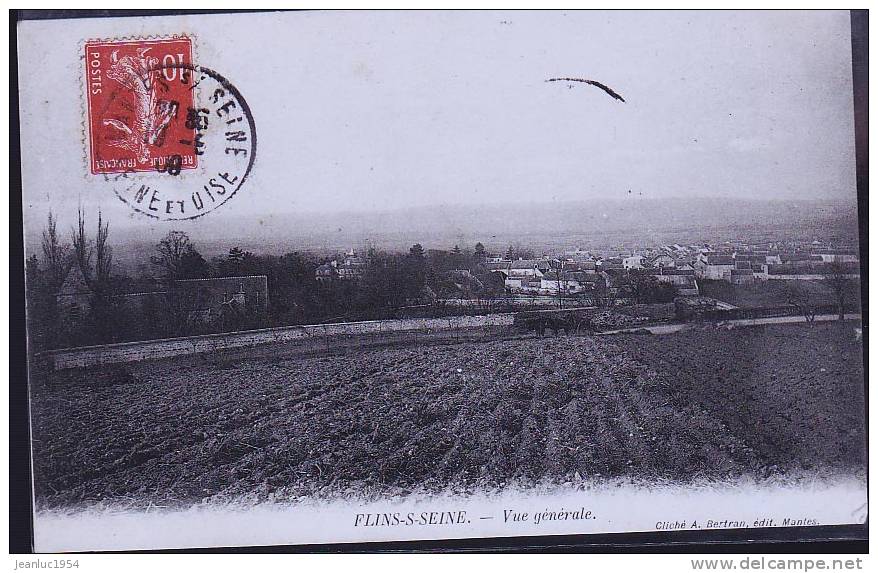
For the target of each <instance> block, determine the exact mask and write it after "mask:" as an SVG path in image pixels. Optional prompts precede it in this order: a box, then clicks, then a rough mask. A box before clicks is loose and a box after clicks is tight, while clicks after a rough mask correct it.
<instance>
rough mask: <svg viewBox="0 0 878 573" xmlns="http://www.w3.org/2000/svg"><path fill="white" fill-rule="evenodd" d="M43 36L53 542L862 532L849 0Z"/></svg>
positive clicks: (37, 188) (65, 25)
mask: <svg viewBox="0 0 878 573" xmlns="http://www.w3.org/2000/svg"><path fill="white" fill-rule="evenodd" d="M17 34H18V62H19V64H18V66H19V67H18V71H19V75H18V86H19V104H20V125H21V131H20V138H21V162H22V172H21V177H22V196H23V209H24V212H23V221H24V233H25V251H26V252H25V256H26V289H27V292H26V295H27V329H28V348H29V356H28V365H29V380H28V387H29V396H30V416H31V433H32V443H31V451H32V459H33V462H32V472H33V493H34V500H35V502H34V532H35V539H34V542H35V548H36V550H37V551H42V552H49V551H86V550H87V551H91V550H131V549H148V548H180V547H210V546H242V545H272V544H313V543H342V542H367V541H396V540H436V539H463V538H484V537H521V536H546V535H573V534H607V533H620V532H662V533H664V534H668V533H679V532H689V533H692V534H693V535H694V534H698V535H700V537H699V539H702V540H704V539H707V540H710V539H714V538H719V537H720V536H721V534H722V533H723V532H724V531H726V530H730V529H748V530H751V531H752V532H753V535H759V536H762V537H769V538H770V537H771V536H772V535H773V532H775V531H776V532H778V535H780V532H781V531H784V532H786V533H785V535H789V531H788V530H787V528H790V527H795V528H800V529H799V530H798V532H799V533H798V534H799V535H800V536H801V537H804V538H807V537H809V536H810V535H811V534H810V533H809V532H812V531H817V530H818V529H819V528H825V527H826V526H836V525H856V524H863V523H865V522H866V520H867V516H868V508H867V505H866V478H867V467H866V433H865V399H864V395H865V381H864V362H863V324H862V320H861V292H860V284H861V282H860V281H861V276H860V275H861V263H862V262H863V261H861V254H860V249H859V244H860V243H859V236H858V235H859V234H858V207H857V180H856V162H855V139H854V133H855V132H854V129H855V116H854V98H853V93H854V84H853V76H852V56H851V53H852V52H851V17H850V14H849V13H848V12H844V11H838V12H833V11H818V12H791V11H777V12H735V11H726V12H698V11H695V12H686V11H673V12H637V11H625V12H612V11H610V12H579V11H567V12H562V11H530V12H529V11H522V12H495V11H475V12H468V11H419V12H408V11H381V12H370V11H363V12H346V11H340V12H334V11H329V12H322V11H314V12H283V13H275V12H266V13H234V14H190V15H176V16H168V15H163V16H140V17H118V18H97V17H95V18H88V17H86V18H77V19H45V18H41V19H36V20H24V21H22V22H20V23H19V25H18V30H17ZM820 531H825V529H820Z"/></svg>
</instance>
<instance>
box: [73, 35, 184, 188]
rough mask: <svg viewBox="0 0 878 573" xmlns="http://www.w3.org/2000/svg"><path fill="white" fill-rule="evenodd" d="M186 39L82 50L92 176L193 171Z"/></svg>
mask: <svg viewBox="0 0 878 573" xmlns="http://www.w3.org/2000/svg"><path fill="white" fill-rule="evenodd" d="M191 65H192V41H191V40H190V39H189V38H186V37H178V38H172V39H155V40H122V41H106V42H88V43H86V45H85V66H86V70H85V73H86V84H87V85H86V88H87V94H88V95H87V100H88V146H89V162H90V169H91V172H92V173H93V174H96V175H99V174H104V173H122V172H126V173H130V172H143V171H167V170H168V169H177V170H179V169H194V168H196V167H197V166H198V160H197V156H196V153H195V152H194V151H193V145H192V141H193V138H194V137H195V128H196V125H194V124H193V123H192V122H190V121H188V120H187V113H189V110H192V109H194V107H195V106H194V93H193V92H194V90H193V89H192V87H193V83H192V81H191V77H190V76H191V74H190V73H189V68H188V67H187V66H191Z"/></svg>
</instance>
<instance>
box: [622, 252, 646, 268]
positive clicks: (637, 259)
mask: <svg viewBox="0 0 878 573" xmlns="http://www.w3.org/2000/svg"><path fill="white" fill-rule="evenodd" d="M622 267H623V268H625V269H642V268H643V255H631V256H628V257H625V258H623V259H622Z"/></svg>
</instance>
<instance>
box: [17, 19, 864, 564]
mask: <svg viewBox="0 0 878 573" xmlns="http://www.w3.org/2000/svg"><path fill="white" fill-rule="evenodd" d="M204 12H215V11H213V10H184V11H170V10H152V11H150V10H11V11H10V20H9V21H10V31H9V43H10V45H9V58H10V65H9V70H10V81H9V102H10V105H9V115H10V117H9V125H10V130H9V150H10V173H9V189H10V193H9V219H10V224H9V249H10V257H9V260H10V268H9V283H10V288H9V292H10V295H9V297H10V298H9V341H10V349H9V473H10V475H9V551H10V553H32V552H33V549H32V548H33V514H32V502H33V495H32V489H31V471H30V433H29V420H28V411H29V404H28V391H27V340H26V331H25V318H24V309H25V298H24V244H23V228H22V195H21V155H20V153H21V149H20V144H19V133H18V132H19V121H18V60H17V48H18V45H17V44H18V40H17V34H16V31H17V22H18V21H19V20H34V19H59V18H86V17H87V18H95V17H118V16H143V15H163V14H184V13H185V14H197V13H204ZM225 12H228V11H225ZM851 37H852V41H851V44H852V46H851V49H852V54H853V85H854V94H853V95H854V117H855V121H854V128H855V139H856V160H857V199H858V206H859V227H860V265H861V270H860V277H861V284H862V298H863V300H862V315H863V359H864V361H865V374H866V376H865V380H868V379H869V369H868V366H869V357H868V339H869V338H868V337H869V330H868V324H869V322H868V318H869V307H868V292H869V289H868V285H869V280H868V279H869V275H868V260H869V257H868V239H869V228H868V212H869V211H868V207H869V205H868V200H869V198H868V189H869V163H868V159H869V12H868V10H853V11H851ZM865 380H864V383H865ZM868 391H869V390H868V384H866V401H867V403H868ZM866 428H867V434H866V435H867V439H868V412H867V418H866ZM230 551H235V552H244V553H268V552H271V553H277V552H293V553H303V552H324V553H334V552H375V551H381V552H388V551H389V552H397V551H434V552H435V551H439V552H445V551H465V552H484V551H504V552H524V551H528V552H540V553H557V552H582V553H628V552H638V553H868V522H867V523H866V524H865V525H851V526H825V527H813V528H770V529H746V530H725V531H710V532H708V531H702V532H667V533H660V532H655V533H623V534H605V535H571V536H545V537H509V538H488V539H464V540H449V541H417V542H394V543H355V544H330V545H299V546H277V547H249V548H211V549H191V550H186V551H181V552H183V553H208V552H209V553H218V552H230Z"/></svg>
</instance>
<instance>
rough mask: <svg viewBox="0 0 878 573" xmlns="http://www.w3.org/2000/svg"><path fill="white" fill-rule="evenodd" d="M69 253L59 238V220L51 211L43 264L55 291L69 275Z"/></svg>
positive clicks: (44, 233) (44, 242) (44, 236)
mask: <svg viewBox="0 0 878 573" xmlns="http://www.w3.org/2000/svg"><path fill="white" fill-rule="evenodd" d="M69 251H70V249H69V247H68V245H62V244H61V241H60V238H59V237H58V220H57V219H55V217H54V216H53V215H52V212H51V211H49V221H48V222H47V224H46V229H45V230H44V231H43V264H44V265H45V266H46V270H47V271H48V274H49V282H50V284H51V288H53V289H57V288H58V287H60V286H61V283H62V282H63V281H64V277H65V275H66V274H67V269H68V260H69V254H70V253H69Z"/></svg>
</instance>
